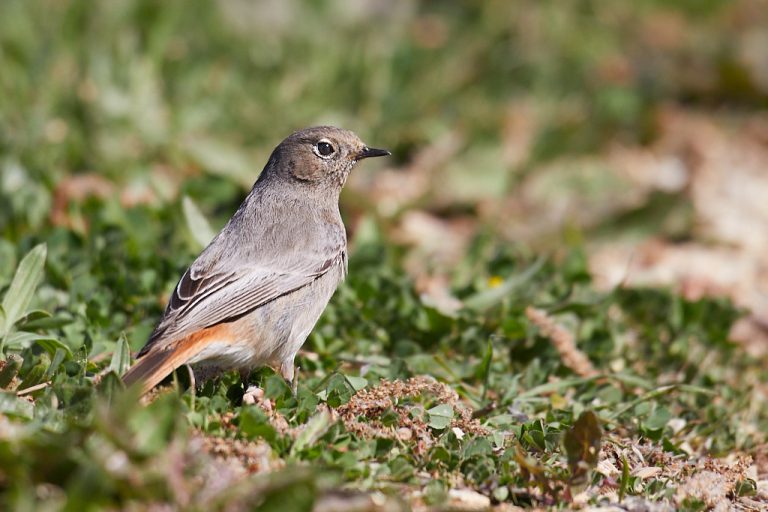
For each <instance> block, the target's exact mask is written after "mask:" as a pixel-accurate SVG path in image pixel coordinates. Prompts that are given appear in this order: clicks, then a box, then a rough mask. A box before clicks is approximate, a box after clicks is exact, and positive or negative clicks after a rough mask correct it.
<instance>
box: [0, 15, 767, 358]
mask: <svg viewBox="0 0 768 512" xmlns="http://www.w3.org/2000/svg"><path fill="white" fill-rule="evenodd" d="M767 107H768V2H766V1H765V0H727V1H726V0H677V1H660V0H643V1H635V2H615V1H609V0H578V1H571V2H554V1H546V0H515V1H511V0H489V1H483V2H480V1H471V2H458V1H415V0H397V1H384V0H365V1H362V0H361V1H355V2H343V1H333V0H326V1H298V0H265V1H260V2H250V1H245V0H229V1H219V2H213V1H190V0H184V1H181V0H171V1H164V2H155V1H141V0H136V1H134V0H131V1H129V0H113V1H111V2H96V3H94V2H88V1H61V0H49V1H45V0H36V1H25V0H4V1H3V2H2V4H1V5H0V175H1V178H0V233H2V241H0V242H1V243H0V283H5V282H8V281H9V280H10V277H11V274H12V269H13V268H14V267H15V263H16V259H17V251H16V249H15V248H14V246H15V245H16V244H21V245H22V246H23V247H31V246H32V245H33V244H34V243H35V242H36V241H40V240H47V241H48V243H49V251H51V253H52V254H53V255H54V256H53V257H50V258H49V259H50V260H51V263H50V264H49V266H52V267H53V269H54V270H55V268H56V265H57V263H56V262H57V261H59V262H60V263H58V265H61V268H62V269H63V268H67V269H75V270H74V276H75V281H77V282H79V283H80V284H78V286H81V287H83V289H84V290H87V288H88V286H89V285H88V278H87V274H88V272H87V271H86V270H85V269H83V270H82V271H81V272H80V273H78V271H77V268H78V261H72V258H69V259H68V258H67V250H68V249H67V244H68V243H69V242H66V243H65V242H64V241H63V237H64V236H65V235H63V234H62V233H64V232H75V233H80V234H85V233H87V232H88V231H89V229H91V227H93V225H94V224H98V226H99V233H101V234H100V235H99V239H98V240H97V241H96V242H94V244H93V245H92V246H89V247H93V248H94V250H95V251H96V252H98V253H99V254H101V252H103V256H99V258H101V259H102V260H103V261H101V262H100V263H99V264H100V265H105V266H107V268H109V265H110V257H111V256H110V247H111V246H112V245H113V242H114V238H112V237H113V236H114V237H117V236H119V237H127V238H126V239H124V240H123V239H122V238H121V243H120V244H119V247H120V248H121V249H120V250H121V251H127V255H126V256H125V258H127V259H128V260H129V261H130V262H132V263H134V264H136V265H137V267H138V268H144V269H145V271H144V274H141V275H140V276H139V277H138V278H137V279H138V283H139V285H141V283H144V284H143V285H144V286H145V288H146V289H157V288H158V285H157V284H152V283H153V282H154V280H155V279H156V278H157V275H160V276H161V277H162V278H163V279H165V280H167V281H168V284H169V285H170V284H171V282H172V281H173V279H174V276H176V275H177V272H178V270H179V269H176V268H168V265H169V263H167V261H168V260H167V259H161V260H158V261H156V262H155V264H154V266H153V263H152V258H153V257H156V254H163V255H165V256H168V255H169V254H173V253H174V251H176V252H177V253H178V254H180V256H179V257H178V258H176V260H178V265H179V267H180V268H182V267H183V266H184V265H186V263H187V262H188V261H189V259H190V258H191V256H192V255H193V254H194V253H195V252H196V250H198V247H196V246H195V244H194V242H188V241H189V239H194V238H195V236H196V235H199V233H197V234H196V233H193V232H192V231H194V229H182V228H181V226H184V225H185V222H184V219H186V220H187V222H186V224H187V225H192V226H194V219H196V218H197V219H199V214H200V213H202V215H203V217H205V218H207V219H209V220H210V223H211V225H212V228H213V229H214V230H215V229H218V227H220V226H221V225H222V224H223V222H225V220H226V219H227V218H228V217H229V216H230V214H231V213H232V211H233V210H234V209H235V208H236V206H237V204H238V203H239V202H240V201H241V200H242V198H243V197H244V194H245V193H247V191H248V189H249V187H250V186H251V184H252V183H253V181H254V180H255V178H256V177H257V175H258V172H259V171H260V169H261V166H262V165H263V164H264V162H265V161H266V159H267V157H268V154H269V152H270V151H271V149H272V148H273V147H274V146H275V145H276V144H277V143H278V142H279V141H280V140H282V139H283V138H284V137H285V136H286V135H287V134H289V133H290V132H292V131H293V130H296V129H299V128H302V127H306V126H309V125H314V124H334V125H339V126H342V127H345V128H349V129H351V130H354V131H356V132H358V133H359V134H360V135H361V136H362V137H363V139H364V140H366V141H367V142H369V143H370V144H371V145H374V146H377V147H387V148H390V149H391V150H392V151H393V157H392V158H391V159H390V160H389V161H388V162H378V163H376V164H374V163H372V162H369V163H366V165H365V166H361V168H359V169H358V170H357V171H356V172H355V174H354V175H353V176H352V178H351V181H350V183H349V185H348V187H347V190H346V191H345V194H344V197H343V204H342V208H343V213H344V215H345V217H346V218H347V219H348V227H349V229H350V234H351V240H352V243H353V244H359V243H361V242H360V241H361V240H366V239H372V238H383V239H385V240H387V241H390V242H392V243H393V244H395V245H396V246H397V247H399V248H401V250H403V253H404V255H405V263H406V264H405V266H406V269H407V271H408V272H409V274H410V275H411V276H412V277H413V279H414V280H415V282H416V284H417V287H418V288H419V291H420V292H421V293H422V294H424V296H425V297H427V298H429V299H430V300H432V301H433V302H434V303H435V304H437V305H438V307H440V308H442V309H446V310H450V309H452V308H455V307H456V299H454V298H453V297H452V296H451V291H450V290H451V286H452V282H451V280H452V279H454V277H453V276H455V272H454V271H455V269H456V267H457V265H460V262H461V261H462V257H463V255H464V254H465V252H466V250H467V248H468V247H470V246H471V244H472V242H473V241H475V240H477V239H478V237H498V238H500V239H502V240H508V241H510V242H512V243H515V244H521V245H523V246H525V247H528V248H531V249H532V250H534V251H542V252H547V253H554V254H555V255H557V254H558V252H560V251H561V250H562V248H573V247H580V248H583V250H584V256H585V258H586V259H587V261H588V263H589V267H590V269H591V270H592V272H593V273H594V275H595V278H596V279H597V282H598V283H600V284H601V285H602V286H604V287H612V286H615V285H617V284H619V283H630V284H638V285H645V284H651V285H661V286H670V287H674V288H675V289H678V290H681V291H682V292H683V293H684V294H685V295H686V296H688V297H692V298H695V297H699V296H702V295H707V294H715V295H727V296H729V297H731V298H732V299H734V300H735V302H736V303H737V305H739V306H741V307H744V308H748V309H749V310H750V311H751V312H752V313H751V315H750V316H748V317H747V318H745V319H744V320H742V321H740V322H739V323H738V324H737V325H736V327H735V328H734V329H735V330H734V333H733V335H734V336H735V337H737V338H740V339H742V340H744V342H745V346H747V348H748V349H749V350H750V351H752V352H753V353H755V354H757V355H761V354H762V355H764V354H765V353H766V350H767V349H768V341H767V340H768V335H767V334H766V333H767V332H768V256H766V255H768V237H767V236H766V233H767V232H768V111H767V110H766V108H767ZM377 165H378V166H379V167H378V168H377V167H376V166H377ZM381 166H386V167H381ZM185 197H187V198H189V199H190V201H187V202H186V203H185V204H186V207H182V203H183V198H185ZM195 205H196V206H195ZM190 219H192V220H191V221H190ZM116 226H117V227H119V228H120V230H119V234H117V233H118V230H117V229H115V230H113V231H111V230H110V227H116ZM181 231H183V233H182V232H181ZM57 240H60V243H58V244H57ZM147 248H149V249H150V251H149V252H148V251H147ZM100 251H101V252H100ZM122 257H123V256H121V258H122ZM118 260H119V258H118V259H117V260H116V261H118ZM113 265H114V268H113V271H114V279H115V280H116V281H119V280H121V279H128V278H127V277H125V276H122V274H123V273H125V269H124V268H121V266H120V265H119V264H116V263H113ZM163 265H164V267H162V266H163ZM158 266H161V267H162V268H160V269H158ZM121 276H122V277H121ZM65 278H66V277H65V276H64V272H62V277H61V279H65ZM140 294H141V290H139V291H137V292H136V295H137V296H138V295H140ZM105 300H107V299H105ZM137 300H139V299H137ZM102 306H103V308H104V311H108V307H107V306H108V300H107V302H105V303H104V304H102ZM88 307H89V308H91V307H92V308H93V309H94V311H97V310H98V309H99V307H100V306H99V304H95V305H89V306H88ZM156 307H157V306H155V308H156ZM105 314H106V313H105ZM112 320H113V321H114V318H113V319H112ZM150 328H151V322H147V325H146V326H144V328H143V330H140V331H139V332H138V333H132V334H131V343H132V344H133V345H140V344H141V342H142V341H141V338H142V337H143V336H145V335H146V332H145V331H147V330H148V329H150ZM134 348H136V347H134Z"/></svg>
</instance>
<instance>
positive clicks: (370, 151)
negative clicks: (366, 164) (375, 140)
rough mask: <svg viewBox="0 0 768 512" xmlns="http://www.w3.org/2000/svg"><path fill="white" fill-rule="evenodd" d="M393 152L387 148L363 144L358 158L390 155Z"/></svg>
mask: <svg viewBox="0 0 768 512" xmlns="http://www.w3.org/2000/svg"><path fill="white" fill-rule="evenodd" d="M391 154H392V153H390V152H389V151H387V150H386V149H376V148H369V147H368V146H363V149H361V150H360V152H359V153H358V154H357V160H362V159H363V158H371V157H374V156H389V155H391Z"/></svg>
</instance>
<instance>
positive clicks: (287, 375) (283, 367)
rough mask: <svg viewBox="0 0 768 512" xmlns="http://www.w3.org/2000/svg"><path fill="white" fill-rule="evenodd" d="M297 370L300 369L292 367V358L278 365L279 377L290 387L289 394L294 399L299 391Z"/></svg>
mask: <svg viewBox="0 0 768 512" xmlns="http://www.w3.org/2000/svg"><path fill="white" fill-rule="evenodd" d="M299 370H301V368H299V367H298V366H294V365H293V358H291V359H289V360H286V361H283V362H282V364H280V375H282V376H283V378H284V379H285V380H286V381H288V383H289V384H290V385H291V393H293V396H294V397H295V396H296V392H297V391H298V389H299Z"/></svg>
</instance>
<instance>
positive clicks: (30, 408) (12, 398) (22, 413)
mask: <svg viewBox="0 0 768 512" xmlns="http://www.w3.org/2000/svg"><path fill="white" fill-rule="evenodd" d="M0 414H4V415H6V416H15V417H17V418H23V419H25V420H31V419H32V417H33V416H34V415H35V406H34V405H33V404H32V403H31V402H28V401H27V400H24V399H21V398H19V397H17V396H16V393H8V392H0Z"/></svg>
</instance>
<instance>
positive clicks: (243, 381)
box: [237, 368, 251, 391]
mask: <svg viewBox="0 0 768 512" xmlns="http://www.w3.org/2000/svg"><path fill="white" fill-rule="evenodd" d="M237 373H239V374H240V385H241V386H243V391H245V390H247V389H248V379H249V378H250V377H251V370H246V369H245V368H240V369H239V370H238V372H237Z"/></svg>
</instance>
